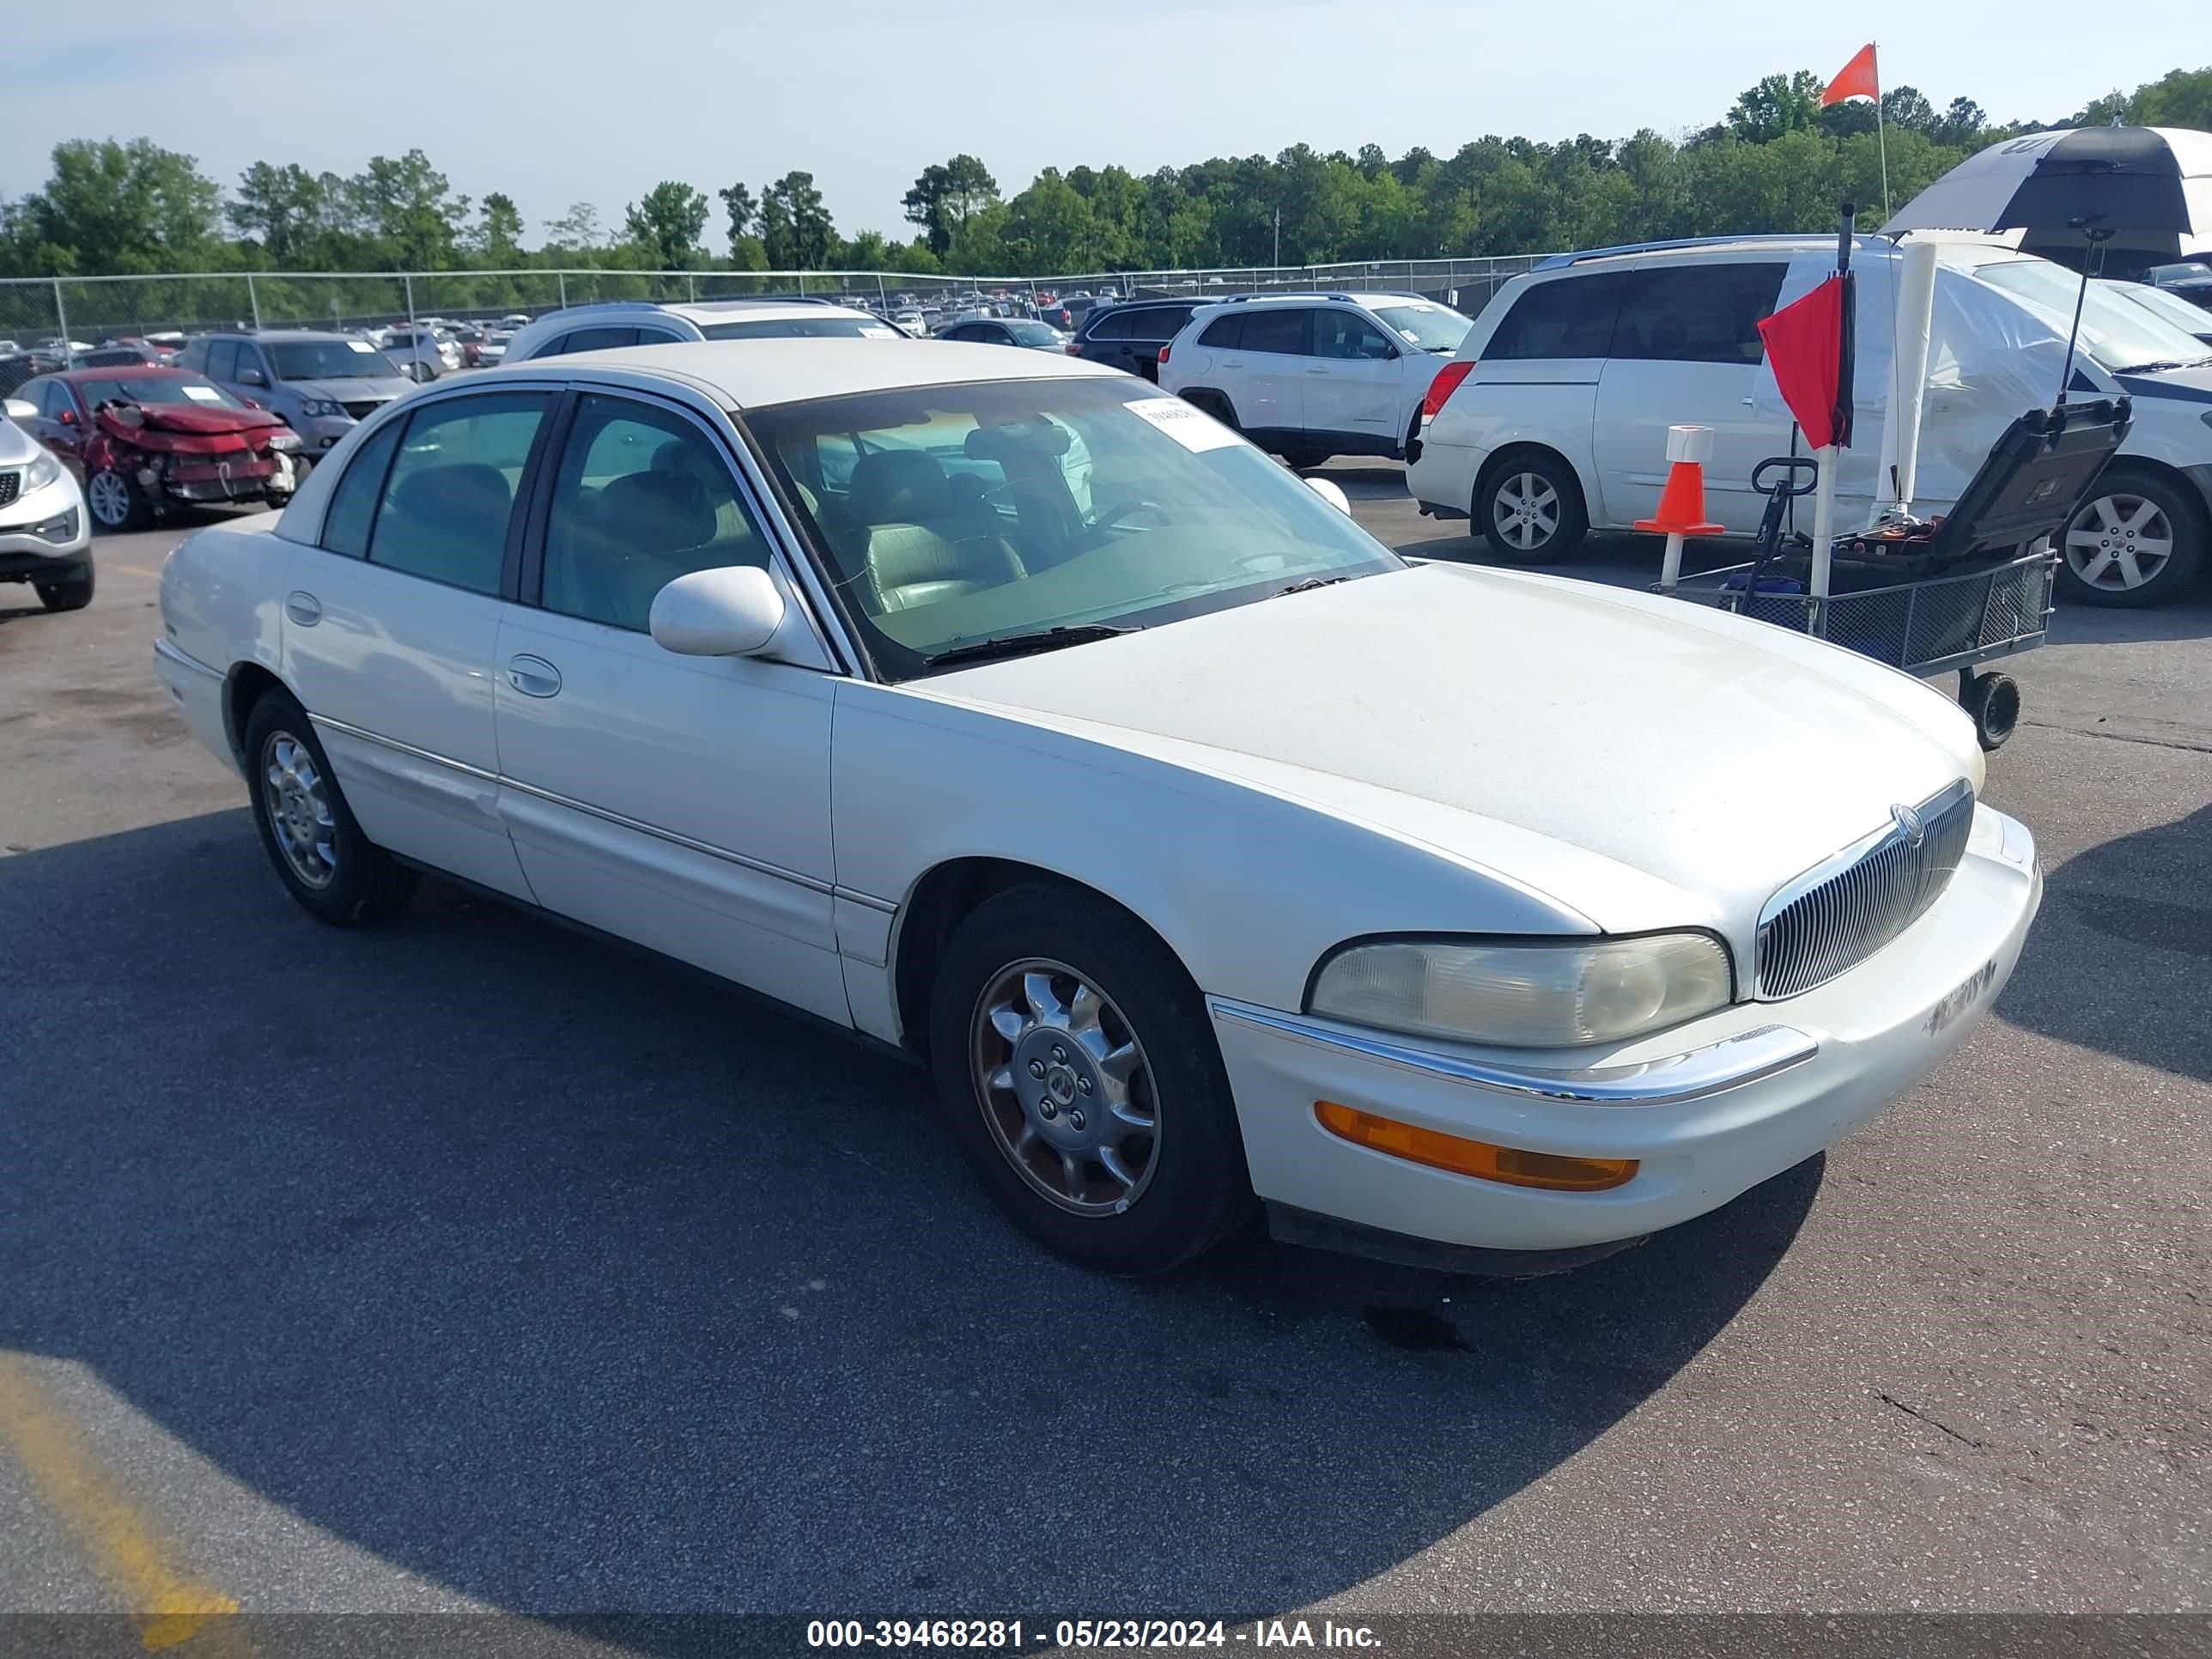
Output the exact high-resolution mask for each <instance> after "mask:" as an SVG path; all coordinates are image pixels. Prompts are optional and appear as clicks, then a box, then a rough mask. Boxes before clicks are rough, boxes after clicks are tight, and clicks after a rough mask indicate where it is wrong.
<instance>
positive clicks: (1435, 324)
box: [1367, 301, 1474, 352]
mask: <svg viewBox="0 0 2212 1659" xmlns="http://www.w3.org/2000/svg"><path fill="white" fill-rule="evenodd" d="M1367 308H1368V310H1370V311H1371V312H1373V313H1375V314H1376V316H1377V317H1379V318H1381V319H1383V326H1384V327H1385V328H1387V329H1389V330H1390V331H1391V332H1392V333H1394V334H1395V335H1396V336H1397V337H1399V338H1400V339H1401V340H1405V341H1407V342H1408V343H1411V344H1413V345H1414V346H1416V347H1418V348H1419V349H1421V350H1423V351H1446V352H1449V351H1457V350H1458V349H1459V343H1460V342H1461V341H1462V340H1464V339H1465V338H1467V331H1468V330H1469V329H1471V328H1473V327H1474V321H1473V320H1472V319H1469V318H1466V317H1462V316H1461V315H1460V314H1459V313H1457V312H1456V311H1454V310H1453V309H1452V308H1451V307H1449V306H1438V305H1431V304H1429V303H1428V302H1427V301H1408V302H1407V303H1406V304H1404V305H1382V304H1377V303H1375V302H1372V301H1370V303H1369V305H1368V307H1367Z"/></svg>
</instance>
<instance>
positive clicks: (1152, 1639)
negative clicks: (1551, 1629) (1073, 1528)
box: [806, 1619, 1382, 1653]
mask: <svg viewBox="0 0 2212 1659" xmlns="http://www.w3.org/2000/svg"><path fill="white" fill-rule="evenodd" d="M806 1644H807V1646H808V1647H810V1648H817V1649H836V1648H878V1649H884V1648H889V1649H900V1648H964V1649H969V1650H983V1651H986V1652H988V1651H994V1650H995V1651H998V1652H1001V1653H1018V1652H1024V1651H1030V1650H1035V1649H1039V1648H1043V1649H1069V1648H1073V1649H1081V1650H1097V1649H1108V1648H1114V1649H1133V1648H1168V1649H1173V1648H1227V1647H1232V1646H1243V1647H1249V1648H1356V1649H1365V1650H1376V1649H1379V1648H1380V1647H1381V1646H1382V1642H1381V1639H1380V1638H1378V1637H1377V1636H1376V1633H1375V1632H1374V1631H1373V1630H1371V1629H1370V1627H1368V1626H1365V1625H1340V1624H1338V1623H1337V1622H1336V1621H1335V1620H1331V1619H1321V1620H1310V1619H1255V1620H1251V1621H1250V1622H1249V1623H1247V1624H1236V1625H1232V1624H1230V1623H1229V1622H1228V1621H1226V1620H1220V1619H1212V1620H1205V1619H1059V1620H1051V1621H1049V1622H1047V1621H1045V1620H1036V1621H1031V1620H1021V1619H915V1620H907V1619H891V1620H883V1619H878V1620H860V1619H817V1620H809V1621H808V1623H807V1626H806Z"/></svg>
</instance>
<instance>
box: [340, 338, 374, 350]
mask: <svg viewBox="0 0 2212 1659" xmlns="http://www.w3.org/2000/svg"><path fill="white" fill-rule="evenodd" d="M346 343H347V344H348V345H349V346H351V347H352V348H353V349H355V350H356V351H361V352H369V351H374V350H375V349H376V348H375V347H374V346H373V345H371V344H369V343H368V341H366V340H348V341H347V342H346Z"/></svg>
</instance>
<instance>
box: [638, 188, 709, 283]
mask: <svg viewBox="0 0 2212 1659" xmlns="http://www.w3.org/2000/svg"><path fill="white" fill-rule="evenodd" d="M707 211H708V209H707V198H706V197H704V196H702V195H701V194H700V193H699V192H698V191H696V190H694V189H692V188H691V186H690V185H687V184H684V183H681V182H679V181H678V180H677V179H662V180H661V181H660V182H659V184H657V185H654V186H653V188H652V189H651V190H649V191H646V193H645V194H644V196H643V197H641V198H639V199H638V200H637V201H635V202H632V203H631V204H629V207H628V208H627V209H626V210H624V211H623V232H624V234H626V235H627V236H628V237H629V242H630V245H631V246H633V247H635V248H636V249H637V250H638V251H639V252H641V253H642V254H643V255H644V256H645V258H646V259H647V261H648V262H649V263H650V264H652V265H653V267H654V268H655V269H656V270H684V268H685V267H686V266H689V265H690V264H695V263H696V261H697V260H698V259H699V258H700V257H701V256H700V252H699V234H700V233H701V232H702V231H703V230H705V229H706V228H707Z"/></svg>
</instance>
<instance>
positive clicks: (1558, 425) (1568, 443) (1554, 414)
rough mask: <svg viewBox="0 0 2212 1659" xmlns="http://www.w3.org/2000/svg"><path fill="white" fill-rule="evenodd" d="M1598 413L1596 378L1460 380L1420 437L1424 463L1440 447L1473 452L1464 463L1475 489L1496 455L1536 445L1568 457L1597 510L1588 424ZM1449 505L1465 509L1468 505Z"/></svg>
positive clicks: (1587, 499)
mask: <svg viewBox="0 0 2212 1659" xmlns="http://www.w3.org/2000/svg"><path fill="white" fill-rule="evenodd" d="M1596 413H1597V382H1596V381H1595V380H1588V381H1574V382H1570V383H1565V384H1560V383H1534V382H1528V381H1519V380H1497V381H1492V380H1484V381H1479V382H1478V381H1472V380H1470V381H1466V382H1462V384H1461V386H1459V388H1458V389H1457V390H1456V391H1455V392H1453V393H1452V395H1451V398H1449V400H1448V401H1447V402H1446V403H1445V404H1444V406H1443V409H1442V410H1439V411H1438V412H1437V416H1436V417H1435V418H1434V419H1433V420H1431V422H1429V424H1428V428H1427V429H1426V430H1425V431H1424V432H1423V433H1422V434H1421V445H1422V452H1423V459H1424V460H1425V459H1427V458H1428V455H1429V453H1430V452H1431V451H1433V450H1436V449H1439V448H1442V449H1462V450H1468V451H1471V452H1473V464H1472V465H1468V464H1467V462H1466V461H1465V460H1462V467H1463V468H1464V470H1465V471H1467V473H1468V488H1469V489H1473V487H1474V481H1475V480H1476V479H1477V478H1479V477H1480V476H1481V473H1482V469H1483V467H1484V466H1485V465H1487V464H1488V460H1489V458H1490V457H1491V456H1492V455H1494V454H1496V453H1498V451H1499V450H1501V449H1505V448H1508V447H1511V446H1512V445H1515V444H1534V445H1536V446H1538V447H1541V448H1544V449H1548V450H1551V451H1552V452H1553V453H1555V454H1558V455H1559V456H1561V457H1562V458H1563V459H1565V461H1566V463H1567V465H1569V466H1571V467H1572V468H1573V469H1574V472H1575V478H1576V481H1577V483H1580V484H1581V485H1582V490H1583V501H1586V502H1588V503H1589V504H1590V505H1591V506H1593V507H1595V504H1596V502H1597V501H1598V492H1597V458H1596V456H1595V454H1594V453H1592V452H1591V449H1590V425H1591V422H1592V421H1593V420H1595V417H1596ZM1449 505H1450V506H1452V507H1457V508H1460V509H1462V510H1464V509H1465V507H1467V505H1468V504H1467V503H1466V502H1465V501H1453V502H1450V503H1449ZM1593 522H1595V519H1593Z"/></svg>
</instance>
